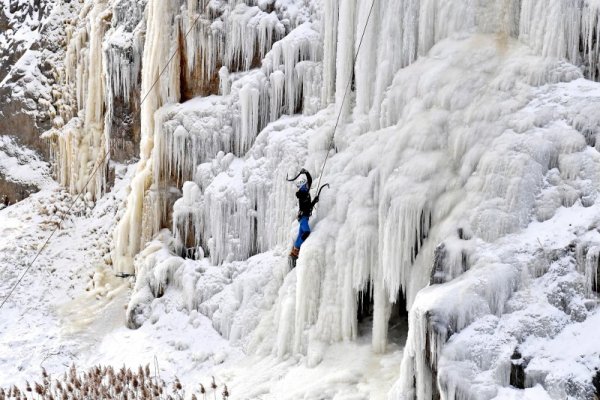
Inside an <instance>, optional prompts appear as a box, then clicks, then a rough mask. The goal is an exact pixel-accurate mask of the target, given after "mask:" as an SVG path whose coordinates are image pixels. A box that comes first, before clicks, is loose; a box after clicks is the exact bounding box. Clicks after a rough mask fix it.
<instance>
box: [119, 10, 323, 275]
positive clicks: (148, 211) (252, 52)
mask: <svg viewBox="0 0 600 400" xmlns="http://www.w3.org/2000/svg"><path fill="white" fill-rule="evenodd" d="M160 7H163V8H164V7H166V6H165V5H164V4H162V3H161V4H158V3H156V4H155V3H153V2H149V3H148V10H149V14H148V15H149V16H148V18H149V19H150V18H151V17H152V16H156V17H154V18H159V19H161V20H160V21H156V22H152V21H149V22H148V28H149V32H148V34H147V36H146V47H145V53H144V54H145V55H144V57H145V59H144V61H143V65H144V69H143V71H144V72H143V78H142V93H149V94H148V96H147V99H146V101H145V102H144V104H142V114H141V118H142V142H141V159H142V161H141V164H140V167H139V168H140V171H141V172H140V173H139V174H137V176H136V178H135V180H134V183H133V184H132V193H131V195H130V197H129V199H128V206H127V212H126V214H125V216H124V218H123V221H122V222H121V223H120V226H119V228H118V230H117V232H116V236H115V243H116V249H115V266H116V269H117V270H118V271H121V272H128V273H130V272H133V263H132V259H133V256H134V255H135V254H137V252H138V251H139V249H140V246H141V244H142V243H144V242H146V241H147V240H150V239H151V238H152V237H153V236H154V235H155V234H156V233H157V232H158V231H159V230H160V229H161V228H163V227H170V223H169V220H170V214H171V211H170V210H171V207H172V206H173V201H174V200H173V199H172V196H171V193H173V191H175V192H177V191H178V190H179V188H181V185H182V183H183V181H184V180H187V179H194V177H195V171H194V170H195V169H196V166H197V165H199V164H201V163H203V162H207V161H210V160H211V159H212V158H214V157H215V156H216V155H217V153H218V152H219V151H223V152H226V153H228V152H232V153H233V154H235V155H237V156H243V155H244V154H246V153H247V152H248V150H249V149H250V148H251V146H252V144H253V143H254V139H255V137H256V136H257V134H258V132H259V131H260V130H262V128H263V127H264V126H265V125H266V124H267V123H268V122H269V121H271V120H274V119H277V118H279V116H280V115H282V113H288V114H292V113H294V112H295V111H296V110H297V109H298V108H301V107H302V103H303V102H304V101H306V102H307V104H311V107H310V108H309V107H307V112H309V111H312V112H314V111H315V109H316V106H315V104H318V103H317V102H316V100H313V97H312V96H311V94H312V93H314V96H316V94H317V92H318V89H316V87H318V82H319V79H320V75H319V74H318V68H317V67H315V66H314V65H312V64H308V62H310V61H313V62H316V61H319V60H320V59H321V57H322V55H321V53H322V51H321V42H320V37H319V34H318V31H317V30H316V26H315V24H314V23H312V22H310V21H307V20H305V19H304V18H300V17H299V16H298V14H295V18H293V16H292V15H288V14H286V11H285V10H279V9H275V10H273V11H271V12H270V13H267V12H265V11H264V10H263V9H261V8H260V7H258V6H248V5H247V4H245V3H240V4H231V5H229V4H223V5H221V7H214V5H210V4H206V5H205V4H203V3H200V4H197V3H196V2H190V3H189V4H183V3H182V7H183V8H182V10H183V13H182V14H181V15H179V14H178V13H177V12H175V11H174V9H173V10H162V9H159V8H160ZM186 7H187V11H186ZM193 10H195V11H196V12H198V14H195V13H193ZM284 17H287V18H284ZM167 18H175V19H176V20H177V21H182V23H181V25H177V24H175V23H173V21H170V20H169V21H165V19H167ZM281 20H285V21H286V23H287V27H286V26H284V24H283V23H282V22H281ZM160 27H162V28H160ZM158 28H160V29H158ZM154 29H157V30H156V31H154ZM286 30H287V31H289V34H287V36H285V37H284V38H282V39H281V40H279V41H277V39H279V38H281V37H283V36H284V34H285V33H286ZM151 32H156V35H157V36H156V38H155V39H153V36H152V35H151V34H150V33H151ZM188 32H189V36H188V37H187V39H186V38H185V35H186V34H188ZM182 36H183V38H182ZM166 38H171V39H166ZM182 40H183V41H184V42H185V43H184V45H183V46H182V45H181V41H182ZM255 44H257V46H255ZM176 46H180V47H176ZM176 49H178V52H177V55H176V57H175V61H174V62H172V63H171V64H170V65H169V66H168V69H167V70H166V71H165V72H164V74H162V75H161V76H160V82H159V83H158V84H157V85H155V86H154V87H152V85H151V83H152V82H153V80H152V79H150V78H151V77H152V78H154V80H155V79H156V78H157V77H158V76H159V75H160V70H159V68H157V67H158V65H159V64H156V66H155V68H152V65H153V64H152V63H153V62H158V60H164V59H168V58H169V55H171V54H173V53H174V52H175V50H176ZM156 52H160V53H161V54H162V55H164V57H162V56H160V57H159V56H158V55H157V54H154V53H156ZM163 53H164V54H163ZM263 57H264V59H263ZM257 59H258V60H261V59H263V62H262V67H261V68H260V69H257V70H254V71H253V72H251V73H249V74H244V73H242V72H239V73H236V71H240V70H241V71H245V70H248V69H249V68H250V67H257V66H259V65H257V63H256V60H257ZM184 61H186V64H185V65H184V64H183V62H184ZM160 62H162V61H160ZM178 63H179V64H178ZM219 64H220V65H222V67H221V68H220V70H221V73H220V74H219V73H218V70H217V68H216V66H217V65H219ZM194 68H197V69H199V71H200V72H199V75H196V73H195V72H189V71H193V70H194ZM300 69H301V72H298V71H299V70H300ZM149 71H153V73H152V74H150V72H149ZM182 71H183V72H182ZM188 74H189V75H191V76H198V77H199V79H200V80H201V81H204V83H203V84H200V85H199V86H198V87H197V88H196V89H197V90H198V91H200V92H204V91H206V90H215V91H214V92H213V93H214V94H216V93H217V92H218V88H219V87H221V88H223V87H224V88H227V91H228V92H229V94H228V96H225V97H223V98H222V99H219V100H217V101H216V102H215V104H222V105H224V106H228V107H229V109H227V110H225V111H217V110H211V111H210V112H208V113H207V112H205V113H204V114H207V117H213V118H215V122H213V123H212V124H209V125H210V127H206V126H202V124H201V123H200V124H194V122H195V121H192V120H190V117H189V116H185V115H183V116H182V119H181V120H180V121H181V122H182V123H183V126H182V127H179V128H178V127H177V125H176V124H177V123H175V122H169V118H171V117H173V114H172V113H171V114H170V111H168V110H167V109H165V110H162V111H160V113H158V114H157V115H160V117H157V116H156V117H155V115H154V113H155V112H156V110H158V109H159V108H160V107H161V106H162V105H163V104H168V103H175V102H177V101H178V100H180V98H182V97H184V98H185V96H184V90H185V89H186V88H187V89H189V87H188V86H187V85H184V86H181V82H182V81H185V80H186V79H185V77H186V76H187V75H188ZM219 78H223V79H224V80H226V81H225V82H221V83H220V84H218V85H214V86H215V87H214V88H213V89H211V87H212V86H211V85H212V84H211V83H210V82H212V81H213V80H215V79H219ZM305 87H306V91H305V92H304V88H305ZM146 89H147V90H146ZM177 90H179V91H177ZM148 91H149V92H148ZM217 109H218V110H220V109H221V108H220V107H217ZM197 117H199V118H201V117H200V116H197ZM190 146H191V148H190ZM190 150H191V151H190ZM149 189H150V190H149ZM255 202H256V201H255ZM249 206H250V207H256V206H252V205H249ZM207 207H209V208H210V204H209V205H207ZM222 212H223V214H224V217H225V218H229V216H230V215H231V214H233V213H234V212H233V209H231V210H222ZM236 212H237V211H236ZM239 214H240V215H246V217H244V218H245V219H244V222H245V223H246V222H247V221H246V218H249V216H248V214H249V213H244V212H242V211H240V212H239ZM206 215H211V214H209V212H208V211H206ZM213 220H214V217H213ZM226 221H227V220H226ZM226 221H225V222H222V223H221V224H220V228H219V227H218V226H217V224H212V225H210V224H206V222H205V221H203V222H202V224H201V225H197V226H196V227H195V229H194V230H193V232H194V234H195V235H198V236H199V235H200V233H201V232H202V233H204V232H207V229H208V230H210V232H211V234H212V233H214V237H215V238H216V237H218V238H225V237H226V236H224V234H223V232H222V231H223V230H224V229H225V230H227V229H230V228H229V227H228V224H227V222H226ZM182 223H183V224H184V225H185V224H187V222H182ZM243 225H244V224H242V223H241V222H240V223H238V224H236V225H234V226H235V227H237V228H233V229H234V232H235V233H236V235H238V236H239V234H238V230H239V229H240V227H241V226H243ZM182 229H183V230H185V229H188V228H182ZM213 230H214V231H213ZM216 231H219V232H220V233H218V234H217V233H216ZM140 233H141V234H140ZM217 235H218V236H217ZM186 236H187V235H186ZM245 237H246V240H245V241H244V243H243V244H241V245H240V246H238V247H236V249H237V250H235V251H233V253H231V252H230V251H229V250H226V249H230V247H228V246H225V245H224V243H222V241H219V240H216V239H215V240H213V242H216V243H218V244H215V246H217V247H218V248H219V249H220V250H219V249H217V248H215V251H214V252H212V253H211V259H213V260H214V261H215V262H220V261H222V260H225V259H227V258H228V257H233V258H234V259H241V258H247V257H248V256H250V255H252V254H255V253H256V252H257V250H258V248H259V247H258V245H257V244H252V243H250V242H256V239H254V238H252V237H249V236H245ZM207 240H208V239H207ZM240 240H243V239H240ZM260 248H262V249H265V248H266V247H265V246H264V245H262V246H261V247H260ZM230 253H231V254H230Z"/></svg>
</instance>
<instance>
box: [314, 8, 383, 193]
mask: <svg viewBox="0 0 600 400" xmlns="http://www.w3.org/2000/svg"><path fill="white" fill-rule="evenodd" d="M375 1H376V0H373V1H372V2H371V8H370V9H369V15H368V16H367V22H366V23H365V27H364V29H363V32H362V35H361V36H360V41H359V43H358V48H357V49H356V54H355V55H354V60H353V61H352V74H351V75H350V78H349V79H348V84H347V85H346V90H344V97H343V98H342V103H341V104H340V112H339V113H338V116H337V119H336V121H335V126H334V127H333V134H332V135H331V139H330V140H329V147H328V148H327V154H326V155H325V161H323V166H322V167H321V173H320V174H319V183H318V184H317V188H320V187H321V179H322V178H323V172H324V171H325V166H326V165H327V160H329V154H330V153H331V149H333V147H334V146H333V144H334V142H333V141H334V139H335V131H336V130H337V127H338V124H339V123H340V118H341V116H342V112H343V110H344V103H345V101H346V96H347V95H348V89H350V85H351V84H352V76H353V75H354V68H356V60H357V59H358V53H360V48H361V46H362V42H363V39H364V37H365V32H366V31H367V26H369V20H370V19H371V13H372V12H373V7H374V6H375Z"/></svg>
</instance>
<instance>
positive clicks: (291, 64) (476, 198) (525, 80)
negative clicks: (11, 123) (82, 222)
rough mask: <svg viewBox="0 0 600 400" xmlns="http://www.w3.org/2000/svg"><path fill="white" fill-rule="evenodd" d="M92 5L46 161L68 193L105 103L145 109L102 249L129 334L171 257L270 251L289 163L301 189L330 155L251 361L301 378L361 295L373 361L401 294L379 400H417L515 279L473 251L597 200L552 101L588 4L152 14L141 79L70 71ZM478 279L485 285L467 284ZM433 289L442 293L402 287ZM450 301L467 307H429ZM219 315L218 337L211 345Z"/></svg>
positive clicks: (592, 73) (383, 4) (581, 61)
mask: <svg viewBox="0 0 600 400" xmlns="http://www.w3.org/2000/svg"><path fill="white" fill-rule="evenodd" d="M117 4H124V3H123V2H122V1H121V2H117ZM109 5H110V6H113V7H116V8H114V9H115V10H116V9H117V8H118V7H117V5H114V4H113V3H110V4H109V3H107V2H103V1H94V2H91V1H90V2H89V3H88V7H87V8H86V11H85V12H84V13H83V14H82V21H89V29H88V24H87V23H86V24H85V29H83V25H84V24H83V23H82V26H81V29H80V30H79V31H78V32H80V35H79V34H77V35H75V36H74V39H73V40H72V43H73V46H74V50H73V51H71V52H70V57H72V58H73V59H77V60H81V61H80V62H79V63H76V62H75V61H73V62H71V63H70V65H73V66H75V65H78V64H81V66H80V67H78V68H77V69H74V70H73V71H71V72H70V73H69V77H70V78H69V79H70V80H71V81H73V82H74V84H73V86H74V88H75V98H76V99H77V105H78V106H77V110H79V111H80V115H78V117H76V118H74V119H73V120H71V122H70V123H68V124H66V125H65V129H63V132H62V133H61V135H62V136H63V137H64V140H63V142H61V145H62V146H63V147H64V149H63V150H61V151H62V153H61V154H64V155H61V156H60V162H62V163H64V167H61V168H62V171H66V172H65V173H64V181H63V182H64V183H65V184H69V185H72V188H73V190H78V186H77V185H78V184H79V182H81V179H82V178H83V177H85V173H86V171H89V170H90V164H91V163H93V162H94V161H95V160H97V157H98V155H99V154H101V150H105V149H107V146H108V143H110V141H111V140H112V138H113V137H114V135H112V133H111V132H112V130H111V129H112V128H109V125H110V124H108V123H107V122H106V121H107V120H108V119H114V113H115V107H114V103H113V102H112V101H113V100H111V98H113V99H114V98H115V97H116V98H119V97H122V98H123V99H125V101H126V100H127V99H131V98H134V99H135V98H136V97H138V98H139V99H140V102H141V101H143V103H141V106H140V114H139V115H140V126H141V128H140V132H139V136H140V138H139V140H140V151H139V156H140V162H139V164H138V167H137V168H138V172H137V173H136V176H135V177H134V179H133V181H132V183H131V192H130V194H129V196H128V199H127V204H126V210H125V213H124V214H123V216H122V218H121V220H120V222H119V226H118V228H117V230H116V232H115V235H114V243H115V248H114V251H113V261H114V265H115V270H116V272H118V273H126V274H131V273H134V272H136V268H137V273H138V283H137V284H136V292H138V293H143V294H144V296H135V297H134V300H132V304H130V312H129V313H130V320H135V321H137V322H136V324H137V323H142V322H143V318H142V317H143V315H142V317H140V318H137V317H136V318H133V317H135V312H136V311H135V310H143V309H144V307H142V306H141V305H142V303H144V302H146V303H147V302H149V301H151V298H152V296H157V295H159V294H160V290H158V289H156V288H160V287H162V286H161V285H165V284H167V283H168V282H171V283H173V284H174V285H175V286H177V287H179V288H184V287H185V285H189V284H190V283H186V282H184V279H190V276H189V275H186V274H183V273H178V272H177V271H179V270H178V268H188V267H183V265H184V264H185V265H192V264H189V263H192V260H188V261H185V263H184V261H183V257H187V258H188V259H194V258H197V259H199V260H198V262H200V263H204V262H210V263H211V264H213V265H225V264H230V263H232V262H234V261H239V260H242V261H243V260H246V259H248V258H249V257H251V256H253V255H256V254H258V253H262V252H266V251H269V250H272V249H274V248H287V246H288V245H289V241H290V238H291V236H292V233H291V230H290V227H291V228H292V229H293V228H294V227H295V226H294V224H293V218H294V217H293V214H294V198H293V189H292V188H291V187H290V185H289V184H287V183H286V182H285V181H284V177H285V176H286V174H288V173H291V172H293V171H297V170H298V168H300V167H302V166H304V167H307V168H309V169H310V170H311V171H312V172H314V173H315V175H317V173H318V172H319V169H320V167H321V165H322V162H323V159H324V158H325V155H326V153H327V152H328V151H331V158H330V161H329V163H328V164H327V168H326V169H325V171H324V182H328V183H330V184H331V185H332V189H331V191H329V192H327V193H326V194H324V196H323V198H322V201H321V203H320V204H319V207H318V210H317V212H316V214H315V215H314V216H313V218H312V220H311V223H312V224H313V229H314V231H313V234H312V235H311V237H310V238H309V239H308V241H307V242H306V243H305V245H304V246H303V248H302V253H301V256H300V259H299V260H298V267H297V268H296V270H295V271H293V272H291V273H290V274H288V277H286V278H285V279H280V277H278V278H277V279H280V280H277V282H278V283H277V285H275V286H278V285H281V289H280V291H279V292H278V294H277V296H275V295H273V299H272V301H273V307H271V308H270V310H269V311H268V312H265V315H264V316H263V317H262V318H261V321H260V324H258V327H257V329H256V331H255V334H254V338H255V339H254V340H252V341H251V343H252V346H251V348H252V350H255V351H258V352H261V353H266V354H274V355H276V356H281V357H283V356H286V355H289V354H294V353H300V354H305V355H307V357H308V360H309V363H310V364H312V365H314V364H316V363H318V362H319V361H320V359H321V357H322V355H323V351H324V350H323V349H324V348H325V347H326V346H327V344H328V343H331V342H337V341H343V340H355V339H356V337H357V335H358V325H357V324H358V322H357V317H356V314H357V304H358V297H359V296H361V292H365V291H367V290H368V291H370V294H371V295H372V298H373V302H374V313H373V327H372V332H373V334H372V343H373V348H374V350H375V351H377V352H383V351H385V348H386V343H387V340H388V339H387V332H388V323H389V319H390V315H391V313H392V309H393V307H394V305H395V304H397V303H399V302H400V301H401V300H403V299H406V305H407V308H409V309H411V313H410V317H409V322H410V327H411V330H410V335H409V340H408V343H407V348H406V352H405V359H404V363H403V370H402V371H401V372H400V375H401V381H400V382H399V384H398V387H399V389H398V392H397V393H396V394H399V393H404V394H406V395H407V396H408V397H409V398H410V396H413V397H416V398H419V399H421V398H423V399H427V398H430V397H433V396H434V395H435V393H434V391H435V390H436V389H435V388H436V387H437V386H436V385H435V384H434V382H436V379H437V375H436V374H437V368H438V367H437V366H438V360H439V359H440V355H441V352H442V349H443V347H444V346H445V343H446V340H447V339H448V337H449V335H451V334H452V333H455V332H458V331H460V330H462V329H464V328H466V327H467V326H469V324H470V323H471V322H473V321H474V320H475V319H477V318H479V317H481V316H483V315H486V314H494V315H500V314H502V313H503V311H504V303H505V302H506V300H507V299H508V298H509V297H510V296H511V294H512V292H513V291H514V290H516V287H517V286H518V284H519V282H520V280H521V277H520V276H517V275H515V270H514V269H513V268H512V267H511V266H510V265H509V266H505V264H504V263H502V262H497V263H495V264H494V266H491V267H490V266H488V265H483V264H484V262H483V261H480V262H481V265H480V264H477V262H476V261H477V260H480V259H478V258H477V257H476V256H474V254H475V253H477V252H478V251H480V250H481V248H482V247H481V246H483V247H485V244H486V243H495V242H496V241H497V240H500V239H502V238H504V237H506V236H507V235H510V234H514V233H515V232H519V231H520V230H521V229H524V228H526V227H527V226H528V225H529V224H530V223H531V221H532V220H533V219H537V220H538V221H546V220H551V219H552V218H554V216H555V214H556V210H557V209H559V208H560V207H563V206H564V207H571V206H573V205H574V204H579V203H580V204H582V205H585V206H591V205H593V204H595V201H596V189H595V187H597V183H598V182H597V180H598V176H597V170H598V168H597V159H596V157H595V155H594V154H595V153H593V151H595V146H596V142H597V133H598V132H597V129H596V128H595V123H596V121H595V120H593V118H592V119H591V120H587V119H586V118H585V117H582V114H586V115H587V114H590V110H587V109H584V108H582V106H581V104H579V103H578V104H577V105H574V106H573V107H562V108H561V106H560V104H561V100H560V99H559V97H556V96H554V95H553V94H554V93H558V92H557V90H558V89H557V88H559V87H560V85H562V84H565V85H566V84H568V83H572V82H577V81H582V80H583V77H587V78H591V79H596V78H597V75H598V72H597V61H598V60H597V59H598V52H597V49H596V47H597V42H598V40H597V38H596V35H597V31H598V30H597V29H596V27H595V25H596V24H597V23H598V22H597V21H598V7H597V4H596V2H595V1H594V2H592V1H585V0H581V1H576V2H573V1H566V0H565V1H557V2H554V3H552V4H551V5H548V4H544V3H543V2H538V1H534V0H532V1H517V0H514V1H513V0H507V1H501V2H497V1H476V2H473V1H463V0H452V1H447V2H439V1H429V0H423V1H417V0H411V1H409V0H406V1H392V0H390V1H387V0H381V1H375V2H374V3H372V4H371V3H370V2H358V1H354V0H352V1H343V2H342V1H336V0H324V1H322V2H320V1H314V2H313V1H310V2H301V1H298V2H296V1H287V2H270V1H264V2H262V1H261V2H253V1H247V2H240V1H236V2H225V1H222V2H221V1H219V2H204V1H196V0H188V1H184V0H178V1H173V2H165V1H159V0H149V1H148V3H147V6H146V8H145V17H144V23H145V43H144V46H143V57H142V58H141V64H137V63H138V62H139V59H138V58H136V56H134V57H133V60H134V61H135V62H134V63H133V64H132V66H131V68H130V69H127V68H126V69H123V70H121V71H119V72H117V71H116V69H115V68H113V67H111V65H114V64H115V63H118V62H119V60H120V58H119V57H120V56H119V54H120V53H118V52H112V53H111V52H105V55H107V57H106V59H107V60H111V61H110V62H111V64H110V65H109V64H100V67H99V66H98V65H94V66H92V65H90V64H89V62H88V61H86V60H90V59H91V58H90V55H91V54H99V53H98V49H99V47H98V46H99V44H98V43H99V42H98V41H97V40H95V39H94V40H92V39H90V40H89V41H88V39H87V36H88V35H90V34H91V32H92V30H93V34H94V35H100V36H102V35H107V33H106V32H107V29H108V26H107V25H106V18H108V15H109V13H110V12H109V11H106V10H109V9H110V8H109ZM371 5H372V7H371ZM369 15H370V17H369ZM113 21H116V20H115V19H114V17H113ZM115 24H116V25H115V26H113V27H112V29H114V32H119V29H120V28H119V27H120V23H119V22H115ZM117 36H118V35H117ZM132 40H133V39H132ZM115 41H116V38H115V36H114V35H113V36H112V39H110V40H109V41H108V43H110V42H112V43H115ZM88 42H89V43H88ZM101 42H102V40H100V43H101ZM361 42H362V45H361V52H360V54H359V55H358V57H357V58H356V64H355V65H354V64H353V60H354V58H355V54H356V51H357V49H358V47H359V45H360V43H361ZM115 46H116V44H115ZM136 46H137V47H136ZM117 47H118V46H117ZM127 48H131V49H132V51H133V52H137V54H138V56H139V53H140V52H141V51H142V50H141V47H140V45H135V46H132V47H127ZM171 57H172V62H170V63H167V61H168V60H170V59H171ZM101 58H102V57H101ZM94 59H95V58H94ZM136 60H137V61H136ZM86 62H87V64H86ZM103 62H104V61H103ZM102 65H104V67H101V66H102ZM140 67H141V85H140V89H139V93H138V94H137V96H136V92H137V87H136V86H135V82H136V79H135V76H136V74H137V73H138V72H136V71H137V69H136V68H140ZM98 71H105V74H104V76H105V79H108V81H104V80H103V79H100V78H99V77H98V76H97V74H98ZM102 88H104V89H102ZM106 92H108V93H109V95H108V97H107V95H106ZM544 96H546V97H544ZM539 98H544V99H545V101H546V102H547V103H548V104H550V106H549V107H545V106H544V107H542V105H540V103H539V101H538V100H537V99H539ZM180 103H181V104H180ZM134 105H135V101H134ZM88 108H89V110H88ZM133 108H134V109H135V107H133ZM338 113H339V115H341V117H342V118H341V125H340V127H339V128H338V130H337V131H336V132H335V133H336V136H335V139H334V140H333V144H334V147H335V151H334V150H332V149H329V145H330V143H332V134H333V125H334V123H335V120H336V118H337V116H338ZM107 115H108V116H109V117H107ZM110 115H112V117H111V116H110ZM102 118H104V119H102ZM107 118H108V119H107ZM102 121H103V122H104V127H103V128H102V129H101V128H99V126H100V122H102ZM99 179H100V181H99V183H97V185H100V186H99V187H97V189H96V190H97V191H96V192H92V194H94V193H101V191H102V188H103V186H102V185H101V184H105V180H104V178H102V176H100V178H99ZM79 189H80V186H79ZM164 228H167V229H170V230H171V234H172V238H171V237H169V235H168V234H167V233H165V231H164V230H163V229H164ZM159 233H160V236H159V239H161V240H162V241H163V242H169V246H168V248H169V251H170V252H171V253H168V256H169V257H167V258H166V260H167V261H166V262H164V263H163V261H164V260H158V259H157V258H156V255H155V251H154V250H148V251H144V252H143V254H141V255H140V257H139V258H138V259H137V261H135V263H134V258H135V257H136V255H137V254H138V253H139V252H140V251H141V250H143V249H144V248H145V244H146V243H147V242H150V241H151V240H153V239H154V238H155V237H156V236H157V235H158V234H159ZM171 239H174V240H173V241H171ZM152 246H153V247H152V249H155V247H156V246H157V245H156V243H154V244H153V245H152ZM478 246H479V247H478ZM593 254H595V253H593V252H592V253H591V255H590V257H591V258H593V257H594V256H593ZM163 255H164V254H163ZM170 257H172V258H170ZM496 261H497V260H496ZM469 270H472V271H473V272H468V271H469ZM492 272H493V273H494V274H496V275H497V279H494V280H487V281H486V280H484V278H483V277H484V276H485V275H486V273H492ZM465 275H467V277H470V276H472V278H473V279H467V278H464V276H465ZM588 275H589V274H588ZM274 279H275V278H274ZM590 279H591V278H590ZM149 282H151V283H149ZM195 282H201V279H200V278H199V277H197V276H196V277H195V278H194V283H195ZM430 283H433V284H439V285H440V286H439V287H437V286H436V287H432V288H429V289H427V290H426V291H424V292H421V291H422V290H423V288H424V287H426V286H428V285H429V284H430ZM446 284H447V285H446ZM149 285H150V286H151V287H153V288H154V289H153V290H150V289H148V287H149ZM438 291H439V297H438V296H437V295H434V294H437V293H438ZM457 291H458V292H460V293H464V296H465V298H466V299H467V303H468V307H465V308H464V309H462V308H460V307H458V306H456V305H455V303H452V302H449V301H446V302H445V303H443V305H445V307H441V306H440V304H441V303H438V299H443V300H447V299H448V297H451V296H452V293H456V292H457ZM424 293H425V294H424ZM213 294H214V293H213ZM426 294H431V298H428V297H427V296H426ZM194 296H198V297H194ZM446 296H448V297H446ZM190 297H192V298H193V301H190V302H189V307H190V308H197V309H199V310H204V312H207V313H208V311H206V310H207V307H208V306H206V305H203V301H204V299H205V298H208V297H211V296H209V294H207V293H204V292H202V290H201V289H200V290H199V292H194V295H192V296H190ZM439 301H440V302H442V300H439ZM438 306H440V307H438ZM219 307H220V306H219V305H218V304H217V305H216V304H214V302H213V303H211V306H210V307H208V308H210V310H211V311H210V313H211V315H212V313H213V312H214V313H216V314H218V315H223V314H227V315H231V312H230V311H226V310H224V309H220V308H219ZM223 307H226V305H225V304H224V305H223ZM215 308H216V309H217V310H216V311H215ZM219 311H222V312H221V313H219ZM233 319H235V318H233V317H232V318H225V320H222V321H220V322H218V323H216V325H217V328H218V329H220V330H221V331H222V332H223V334H226V335H229V333H230V332H231V326H232V325H231V324H232V323H233V322H231V321H233ZM245 334H249V332H246V333H245ZM447 387H449V386H447ZM392 396H394V393H392Z"/></svg>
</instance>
